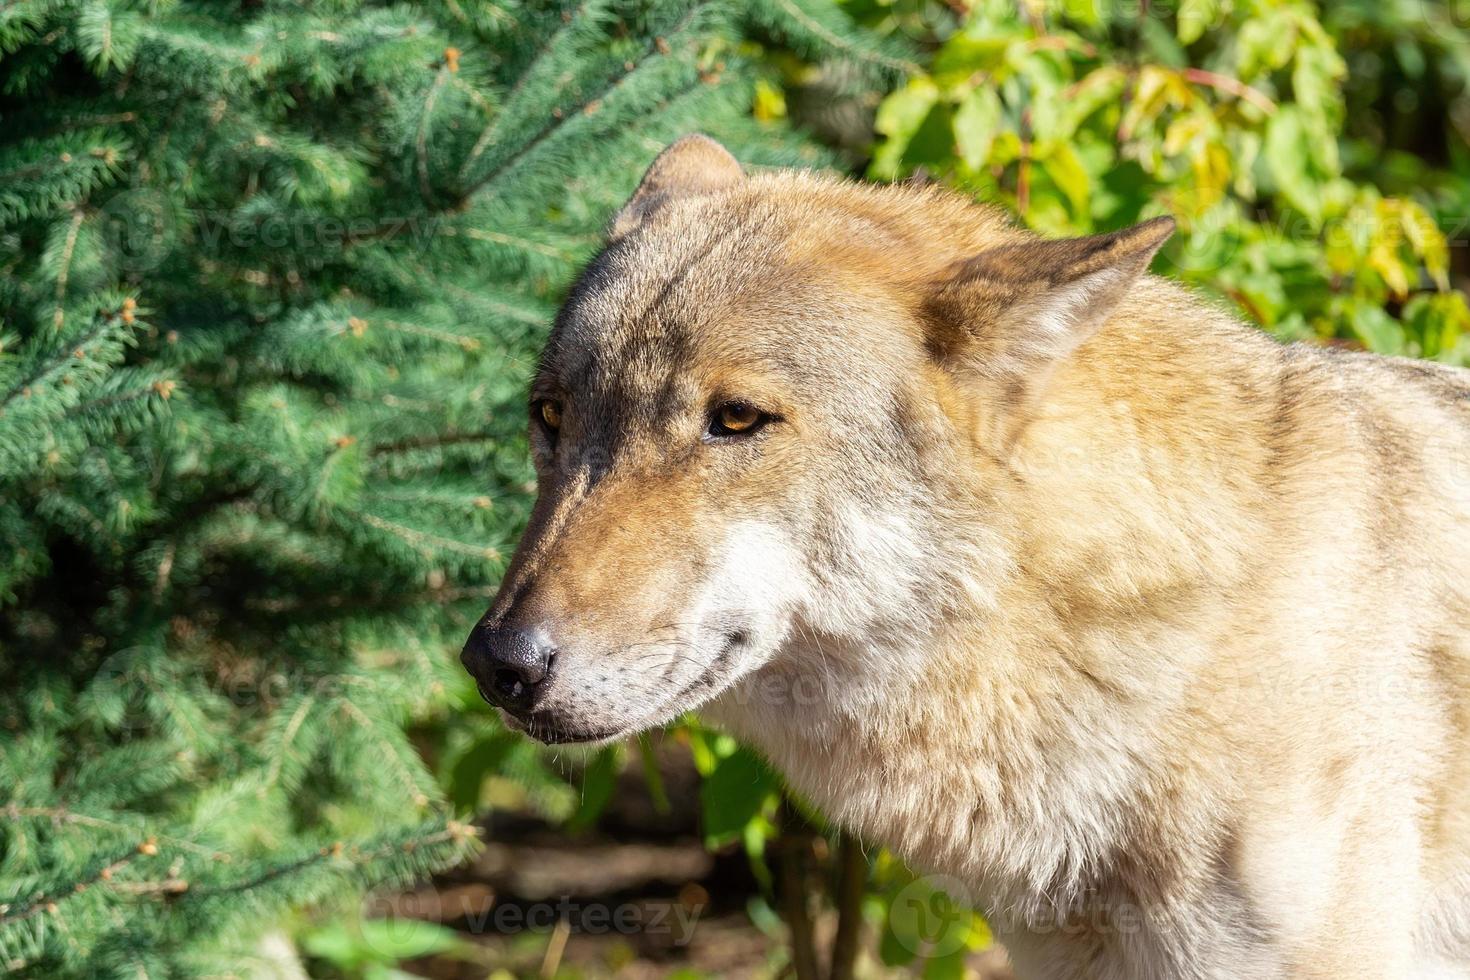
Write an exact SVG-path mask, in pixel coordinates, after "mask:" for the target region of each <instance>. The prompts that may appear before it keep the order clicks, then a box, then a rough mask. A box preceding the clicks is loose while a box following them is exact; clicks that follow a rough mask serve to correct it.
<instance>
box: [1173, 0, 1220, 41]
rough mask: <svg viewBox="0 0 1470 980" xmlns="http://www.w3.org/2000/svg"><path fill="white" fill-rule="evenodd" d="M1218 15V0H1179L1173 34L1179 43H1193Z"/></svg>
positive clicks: (1211, 24)
mask: <svg viewBox="0 0 1470 980" xmlns="http://www.w3.org/2000/svg"><path fill="white" fill-rule="evenodd" d="M1219 16H1220V0H1181V2H1180V4H1179V14H1178V16H1177V17H1176V23H1175V30H1174V34H1175V36H1176V37H1178V38H1179V43H1180V44H1193V43H1194V42H1195V41H1198V40H1199V39H1200V35H1202V34H1204V32H1205V29H1206V28H1208V27H1211V26H1213V25H1214V23H1215V21H1216V20H1217V19H1219Z"/></svg>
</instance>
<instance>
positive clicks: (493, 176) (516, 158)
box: [458, 0, 714, 209]
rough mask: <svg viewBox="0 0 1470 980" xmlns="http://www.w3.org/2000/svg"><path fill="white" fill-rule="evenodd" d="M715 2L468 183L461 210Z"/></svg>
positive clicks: (694, 10)
mask: <svg viewBox="0 0 1470 980" xmlns="http://www.w3.org/2000/svg"><path fill="white" fill-rule="evenodd" d="M713 2H714V0H697V2H695V3H694V4H693V5H692V6H691V7H690V8H689V10H688V11H686V12H685V14H684V16H683V17H682V18H680V19H679V21H678V23H676V24H675V25H674V27H673V28H672V29H671V30H670V31H669V32H668V36H667V37H665V36H663V35H660V36H657V37H655V38H653V39H652V40H651V41H650V42H649V43H648V46H647V47H646V48H644V50H643V53H642V54H641V55H640V56H639V57H638V58H637V59H636V60H634V61H631V62H628V64H627V65H625V66H624V70H623V72H622V73H620V74H618V75H615V76H614V78H613V80H612V81H611V82H610V83H609V84H607V85H606V86H605V87H604V88H603V89H602V90H601V91H600V92H599V93H598V94H597V95H595V96H592V97H591V98H584V99H582V100H581V101H580V102H578V103H577V104H576V105H573V106H572V107H571V108H570V109H564V110H562V111H561V114H560V115H559V116H554V117H553V121H552V122H551V124H550V125H548V126H546V127H544V128H543V129H542V130H541V131H540V132H539V133H537V134H536V135H535V136H534V137H532V139H531V140H530V141H528V142H527V143H525V144H524V145H523V146H522V147H521V148H520V149H518V150H517V151H516V152H515V153H513V154H512V155H511V156H510V157H509V158H508V159H506V160H505V161H504V162H503V163H501V164H499V165H498V166H496V167H495V168H494V169H492V170H491V171H490V172H489V173H487V174H485V175H483V176H482V177H480V178H479V179H477V180H475V181H474V182H472V183H471V184H469V186H467V187H465V188H464V189H462V190H461V191H460V193H459V202H460V203H459V204H458V207H460V208H461V209H463V208H465V207H467V206H468V203H467V202H468V201H469V200H470V199H471V198H473V197H474V196H475V195H476V194H479V193H480V192H481V191H483V190H485V189H486V188H488V187H491V186H493V185H494V184H495V183H496V181H498V180H500V179H501V178H503V177H504V176H505V175H506V174H509V173H512V172H514V170H515V169H516V168H517V167H519V166H520V165H521V164H522V163H523V162H524V161H525V160H526V159H527V158H528V157H530V156H531V155H532V154H534V153H535V152H536V150H537V149H539V148H540V147H541V145H542V144H544V143H545V142H546V141H547V140H548V139H550V138H551V137H552V136H554V135H555V134H556V133H557V131H558V130H559V129H560V128H561V127H562V126H563V125H564V124H565V123H566V121H567V120H569V119H572V118H574V117H576V116H577V115H578V114H579V113H584V112H586V111H587V110H588V108H589V107H590V106H593V105H596V104H600V103H601V102H603V101H605V100H606V99H607V98H609V97H610V96H611V95H612V94H613V93H614V92H616V91H617V90H618V89H619V88H620V87H621V86H622V85H624V84H625V83H626V82H627V81H628V79H630V78H632V77H633V76H635V75H636V74H637V73H638V71H639V70H640V69H641V68H643V67H644V66H645V65H647V64H648V63H650V62H652V61H654V60H657V59H659V58H662V57H665V56H667V55H668V54H669V53H670V52H671V51H672V46H673V43H674V42H673V41H672V40H670V38H680V37H681V35H683V34H684V32H685V31H687V30H688V29H689V28H690V26H691V25H692V24H693V23H694V21H695V18H696V16H697V15H698V14H699V13H701V12H702V11H704V10H705V9H707V8H709V7H710V6H711V4H712V3H713Z"/></svg>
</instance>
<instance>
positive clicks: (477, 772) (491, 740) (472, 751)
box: [449, 731, 520, 810]
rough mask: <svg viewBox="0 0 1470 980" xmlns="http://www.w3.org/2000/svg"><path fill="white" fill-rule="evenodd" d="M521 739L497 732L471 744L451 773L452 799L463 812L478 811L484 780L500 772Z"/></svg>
mask: <svg viewBox="0 0 1470 980" xmlns="http://www.w3.org/2000/svg"><path fill="white" fill-rule="evenodd" d="M519 738H520V736H518V735H516V734H515V733H513V732H506V731H501V732H496V733H495V734H493V735H490V736H489V737H487V738H483V739H480V740H479V741H477V742H475V743H473V744H472V745H470V747H469V748H468V749H466V750H465V752H464V753H463V754H462V755H460V757H459V758H458V759H456V760H455V763H454V766H453V768H452V769H450V771H449V799H450V800H451V801H452V802H453V803H454V805H455V806H456V807H458V808H459V809H461V810H478V809H479V807H480V787H481V786H483V785H484V782H485V777H486V776H487V775H489V774H491V773H495V772H498V771H499V770H500V765H501V763H502V762H504V761H505V759H506V756H507V755H509V754H510V752H511V750H512V749H513V748H515V745H516V742H517V740H518V739H519Z"/></svg>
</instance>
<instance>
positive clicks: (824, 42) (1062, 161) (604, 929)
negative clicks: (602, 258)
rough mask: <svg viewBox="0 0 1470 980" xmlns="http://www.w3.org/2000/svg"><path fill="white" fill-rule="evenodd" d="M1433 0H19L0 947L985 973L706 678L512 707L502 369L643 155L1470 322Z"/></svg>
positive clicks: (1, 42) (162, 959)
mask: <svg viewBox="0 0 1470 980" xmlns="http://www.w3.org/2000/svg"><path fill="white" fill-rule="evenodd" d="M1467 69H1470V10H1467V9H1462V7H1461V6H1456V5H1455V4H1449V3H1441V2H1433V0H1388V2H1367V0H1348V2H1340V3H1315V2H1270V0H1240V2H1229V0H1179V2H1173V3H1158V2H1150V0H1117V2H1104V0H1065V2H1063V0H1037V2H1005V3H1001V2H995V3H970V2H966V0H949V2H922V0H893V2H881V0H846V2H831V0H757V2H751V3H734V2H711V0H703V2H700V0H678V2H674V0H611V2H596V0H589V2H584V3H569V2H568V3H561V2H551V0H525V2H504V3H470V2H467V0H444V2H431V0H423V2H416V3H400V4H389V3H361V2H352V0H323V2H316V3H312V2H305V0H297V2H284V0H240V2H234V3H212V2H211V3H204V2H195V3H190V2H182V0H172V2H171V0H18V2H11V3H8V4H6V5H5V6H4V7H0V123H3V126H0V270H3V276H0V676H3V677H4V678H5V681H4V683H3V685H0V966H3V968H4V969H5V970H6V971H7V972H11V973H14V974H16V975H17V976H26V977H46V978H51V977H86V978H91V977H108V976H120V977H121V976H127V977H133V978H137V977H186V976H188V977H193V976H212V977H214V976H232V977H233V976H239V977H281V978H286V977H300V976H304V975H310V976H322V977H343V978H357V977H363V978H382V977H392V976H400V975H404V974H405V973H409V974H413V975H425V976H435V977H455V978H458V977H488V976H496V977H507V976H527V977H530V976H540V977H553V976H557V977H581V976H588V977H593V976H613V975H617V976H684V977H694V976H723V975H730V976H771V977H776V976H795V977H798V978H800V980H807V978H815V977H830V978H832V980H843V978H846V977H851V976H864V977H866V976H884V975H890V974H896V975H922V976H926V977H962V976H966V975H970V976H977V975H978V976H982V977H987V978H990V977H995V978H999V977H1004V976H1007V975H1008V974H1007V968H1006V966H1005V962H1004V956H1003V953H1002V952H1001V951H1000V950H998V949H996V948H994V946H993V943H992V941H991V938H990V934H989V931H988V929H987V927H986V925H985V922H984V920H983V918H981V917H980V916H979V915H977V914H976V913H974V912H973V911H971V910H970V909H968V908H967V907H966V906H965V903H964V899H965V895H964V894H963V888H962V887H961V886H958V885H957V884H956V883H954V882H948V881H945V880H943V879H936V878H916V877H915V876H914V875H912V874H910V873H909V872H908V871H906V870H905V869H904V868H902V867H901V866H900V865H899V864H898V863H897V862H895V861H894V860H892V859H891V858H890V857H889V856H888V855H886V854H884V853H883V852H881V851H876V850H865V849H863V848H862V847H860V846H859V845H858V844H857V843H855V842H853V841H851V840H848V839H846V838H844V837H843V836H842V835H841V834H840V833H838V832H836V831H835V830H833V829H832V828H830V827H828V826H827V825H826V824H825V823H824V822H823V820H822V818H821V816H820V814H817V813H814V812H812V811H811V810H810V809H809V808H807V807H806V806H805V805H804V804H803V803H802V802H801V801H800V800H795V799H791V798H789V797H787V795H786V794H785V793H784V792H783V790H782V788H781V786H780V783H779V780H778V778H777V777H775V776H774V775H773V774H772V773H770V772H769V771H768V770H767V769H766V768H765V767H764V765H763V764H762V762H761V761H760V760H759V759H758V758H756V757H755V756H754V755H753V754H751V753H749V752H748V751H746V750H745V749H743V748H741V747H740V746H738V745H737V744H736V743H735V742H733V741H732V740H731V739H729V738H728V737H726V736H723V735H720V734H718V733H715V732H712V731H708V730H706V729H704V728H702V727H701V726H700V725H699V723H698V721H697V720H696V719H693V718H690V719H687V720H686V721H684V722H683V723H681V724H679V725H677V726H673V727H672V728H671V729H670V730H668V731H666V732H661V733H655V734H653V735H650V736H647V737H645V738H642V739H639V740H637V741H636V742H631V743H628V744H625V745H620V746H615V747H612V748H607V749H602V750H599V751H590V752H589V751H579V750H565V749H563V750H559V751H552V750H547V749H544V748H539V747H537V746H534V745H532V744H530V743H528V742H526V741H525V740H523V739H521V738H518V737H516V736H513V735H512V734H510V733H508V732H507V731H505V729H504V728H503V727H502V726H501V724H500V723H499V721H498V720H497V718H496V717H495V715H494V714H493V713H492V712H491V711H490V710H489V709H488V708H486V707H485V706H484V704H483V703H482V702H481V701H480V700H479V698H478V697H477V696H476V695H475V692H474V690H473V688H472V686H471V684H470V682H469V680H468V678H467V677H466V676H464V675H463V673H462V672H461V671H460V669H459V667H458V664H457V661H456V658H455V653H456V652H457V650H458V648H459V645H460V642H461V640H462V638H463V636H464V635H465V633H466V632H467V631H468V629H469V627H470V625H471V624H472V623H473V622H474V621H475V619H476V618H478V616H479V615H480V613H481V612H482V611H483V610H484V607H485V605H486V604H487V601H488V598H489V597H490V596H491V595H492V594H493V592H494V587H495V583H496V581H497V578H498V576H499V574H500V572H501V570H502V568H503V565H504V560H505V556H506V555H507V554H508V553H509V551H510V550H511V549H512V547H513V545H514V542H515V539H516V536H517V533H518V531H519V526H520V523H521V522H522V520H523V519H524V516H525V514H526V512H527V508H528V505H529V494H530V492H531V479H532V473H531V470H530V466H529V462H528V459H527V447H526V444H525V438H524V427H525V423H524V407H523V399H524V389H525V385H526V382H527V379H528V376H529V372H530V370H531V366H532V364H533V362H534V358H535V354H536V351H537V349H538V347H539V344H540V342H541V339H542V338H543V337H544V335H545V332H546V330H547V328H548V325H549V323H550V321H551V318H552V317H553V315H554V312H555V309H556V306H557V303H558V302H559V299H560V297H561V295H562V293H563V291H564V290H565V288H566V287H567V285H568V283H569V282H570V280H571V279H572V277H573V276H574V275H575V273H576V271H577V269H578V268H579V267H580V265H581V264H582V263H583V262H585V261H586V259H587V258H588V257H590V256H591V255H592V254H593V253H594V252H595V250H596V248H597V247H598V243H599V240H600V235H601V232H602V229H603V227H604V225H605V222H606V221H607V219H608V217H609V216H610V214H611V213H612V211H613V210H614V209H615V208H616V206H617V205H618V204H619V203H620V202H621V201H622V200H623V199H624V198H625V197H626V195H627V194H628V193H629V192H630V191H631V189H632V187H633V186H634V185H635V183H636V181H637V179H638V177H639V175H640V174H641V172H642V170H643V168H644V167H645V166H646V165H647V163H648V162H649V161H650V160H651V159H652V157H653V156H654V155H655V154H656V153H657V152H658V150H659V149H660V148H662V147H663V146H664V145H666V144H667V143H668V142H670V141H671V140H672V139H674V138H676V137H677V136H679V135H682V134H683V133H686V132H690V131H696V130H698V131H704V132H707V133H710V134H711V135H713V136H715V137H717V138H719V139H721V140H723V141H724V142H725V143H726V144H727V145H728V146H729V147H730V148H731V149H732V150H733V151H734V152H735V153H736V155H737V156H738V157H740V159H741V160H742V161H743V162H744V163H746V164H747V165H748V166H751V167H764V166H801V167H820V168H829V169H834V170H837V171H839V172H843V173H847V174H850V175H853V176H860V177H867V178H870V179H874V180H897V179H917V180H933V181H942V182H944V183H946V184H949V185H951V186H953V187H955V188H957V189H959V190H961V191H963V192H964V193H967V194H971V195H974V196H975V197H976V198H978V199H983V200H988V201H994V202H998V203H1000V204H1002V205H1003V206H1005V207H1006V208H1008V209H1010V210H1012V211H1014V212H1015V213H1016V214H1018V215H1019V216H1020V219H1021V220H1022V221H1024V222H1025V223H1026V224H1027V225H1029V226H1031V227H1033V228H1035V229H1037V230H1038V231H1041V232H1043V233H1045V234H1048V235H1063V234H1078V233H1089V232H1094V231H1106V230H1110V229H1115V228H1119V227H1122V226H1124V225H1127V224H1131V223H1133V222H1136V221H1139V220H1141V219H1144V218H1148V217H1151V216H1154V215H1157V214H1164V213H1168V214H1172V215H1174V216H1175V217H1176V218H1177V219H1178V221H1179V225H1180V232H1179V234H1178V235H1176V236H1175V238H1174V239H1173V240H1172V241H1171V242H1170V243H1169V245H1168V246H1167V247H1166V248H1165V250H1164V251H1163V253H1162V254H1161V256H1160V258H1159V259H1158V261H1157V262H1156V265H1155V270H1156V271H1158V272H1160V273H1162V274H1166V275H1170V276H1175V277H1178V278H1180V279H1183V280H1185V281H1186V282H1189V283H1191V284H1192V285H1194V286H1195V287H1197V288H1198V289H1199V290H1201V291H1202V292H1205V293H1207V294H1209V295H1212V296H1213V297H1215V298H1216V299H1217V301H1218V302H1220V303H1221V304H1224V305H1227V306H1229V307H1231V308H1232V309H1234V310H1235V311H1236V312H1237V314H1238V315H1239V316H1240V317H1242V318H1243V319H1245V320H1248V321H1251V322H1254V323H1257V324H1259V325H1260V326H1261V327H1262V329H1265V330H1267V331H1269V332H1271V333H1272V334H1274V335H1276V336H1278V337H1281V338H1283V339H1290V340H1302V341H1306V342H1309V343H1321V344H1341V345H1348V346H1354V347H1362V348H1367V349H1370V350H1374V351H1379V352H1383V353H1390V354H1401V355H1407V356H1413V357H1426V358H1435V359H1438V360H1442V361H1446V362H1450V363H1457V364H1467V363H1470V339H1467V325H1470V309H1467V307H1466V302H1465V295H1464V292H1463V287H1464V285H1465V282H1466V279H1467V276H1470V259H1467V252H1466V249H1465V248H1464V245H1465V238H1466V230H1467V227H1470V150H1467V141H1466V135H1467V132H1470V100H1467V94H1466V78H1467Z"/></svg>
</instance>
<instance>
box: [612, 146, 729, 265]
mask: <svg viewBox="0 0 1470 980" xmlns="http://www.w3.org/2000/svg"><path fill="white" fill-rule="evenodd" d="M743 179H745V171H743V170H741V169H740V163H739V161H737V160H736V159H735V158H734V157H733V156H731V155H730V151H729V150H727V149H725V148H724V147H723V146H721V145H720V144H719V143H717V142H715V141H714V140H712V139H710V138H709V137H708V136H702V135H700V134H698V133H695V134H693V135H690V136H685V137H682V138H681V139H678V140H676V141H675V142H673V143H671V144H670V145H669V146H668V148H667V149H665V150H664V151H663V152H662V153H660V154H659V155H658V156H657V157H655V158H654V161H653V163H652V164H650V165H649V168H648V172H647V173H645V174H644V175H643V182H642V183H640V184H639V185H638V189H637V190H636V191H634V192H633V196H632V197H630V198H629V199H628V203H627V204H624V205H623V209H622V210H621V211H619V212H618V215H617V217H616V218H614V219H613V223H612V228H611V229H610V230H609V232H608V237H609V238H611V239H614V240H616V239H618V238H622V237H623V236H624V235H626V234H627V233H628V232H630V231H632V230H633V229H634V228H637V227H638V226H639V225H641V224H642V223H643V222H645V221H647V220H648V219H649V217H650V216H652V215H653V214H655V213H656V212H657V211H658V210H659V209H660V208H662V207H663V206H664V205H665V204H667V203H669V201H671V200H675V199H677V198H681V197H687V196H692V195H699V194H713V193H715V192H717V191H722V190H725V189H726V188H729V187H733V186H734V185H736V184H738V183H740V181H742V180H743Z"/></svg>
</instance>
